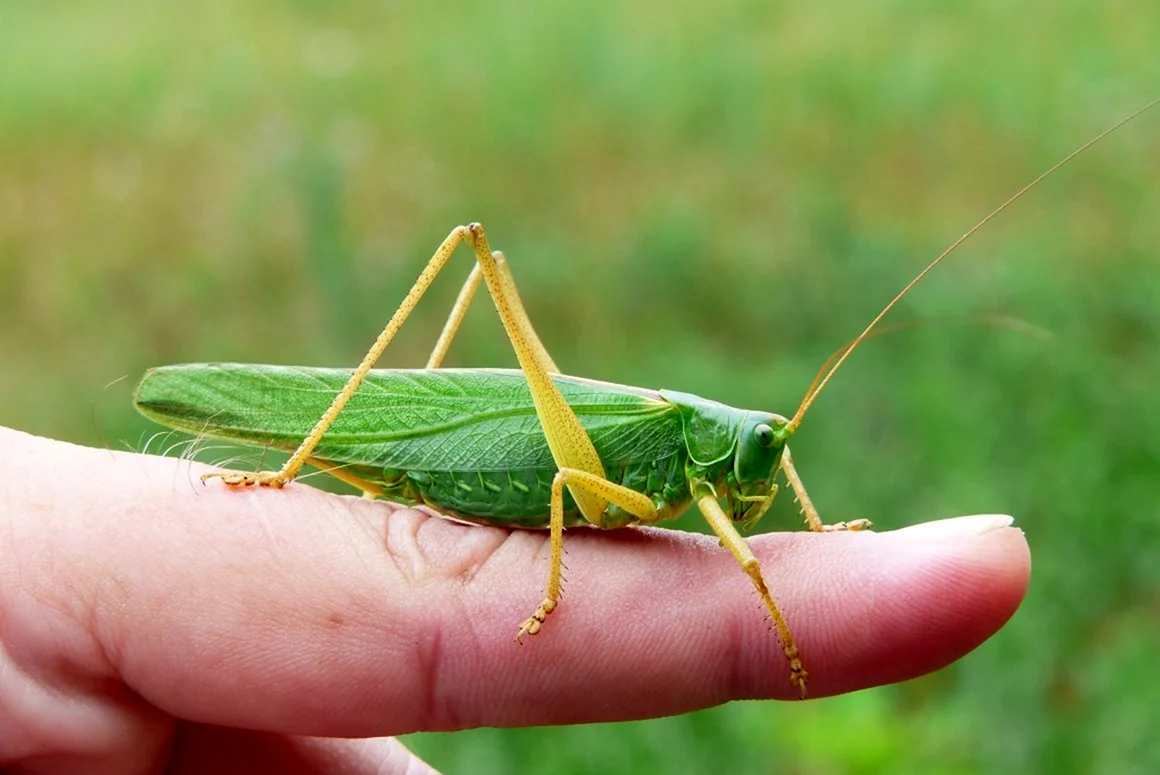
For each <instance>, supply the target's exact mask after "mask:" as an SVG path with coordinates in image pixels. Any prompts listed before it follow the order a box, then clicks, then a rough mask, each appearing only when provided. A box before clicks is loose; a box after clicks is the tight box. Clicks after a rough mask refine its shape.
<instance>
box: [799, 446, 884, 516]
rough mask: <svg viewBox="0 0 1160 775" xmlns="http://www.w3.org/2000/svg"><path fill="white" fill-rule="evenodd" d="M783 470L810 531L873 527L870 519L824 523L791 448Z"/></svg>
mask: <svg viewBox="0 0 1160 775" xmlns="http://www.w3.org/2000/svg"><path fill="white" fill-rule="evenodd" d="M781 469H782V470H783V471H785V478H786V479H787V480H789V486H790V489H791V490H793V494H794V496H795V497H796V498H797V500H798V503H799V504H801V507H802V514H804V515H805V518H806V524H807V525H809V526H810V530H812V531H814V532H815V533H830V532H834V531H836V530H866V529H868V528H870V527H871V526H872V525H871V522H870V520H868V519H852V520H850V521H849V522H839V523H837V524H835V525H827V524H825V523H823V522H822V518H821V516H820V515H819V514H818V510H817V509H816V508H815V507H814V502H813V500H811V499H810V495H809V493H807V492H806V488H805V485H803V484H802V480H801V477H800V476H798V472H797V469H796V468H794V465H793V457H792V456H791V455H790V454H789V447H786V448H785V452H783V453H782V455H781Z"/></svg>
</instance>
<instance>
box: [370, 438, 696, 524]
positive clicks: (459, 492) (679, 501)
mask: <svg viewBox="0 0 1160 775" xmlns="http://www.w3.org/2000/svg"><path fill="white" fill-rule="evenodd" d="M555 473H556V471H555V469H523V470H515V471H496V472H482V471H470V472H449V471H406V472H400V471H387V472H384V474H383V484H384V490H385V492H384V497H385V498H387V499H400V500H407V501H412V502H416V503H425V504H427V505H428V506H431V507H432V508H434V509H436V510H438V511H440V512H443V513H445V514H448V515H451V516H455V517H458V518H459V519H463V520H465V521H468V522H474V523H478V524H485V525H496V526H500V527H519V528H529V529H534V528H546V527H548V522H549V518H550V510H551V506H550V504H551V492H552V479H553V477H554V476H555ZM605 473H606V474H607V475H608V478H609V479H610V480H611V481H614V482H617V483H619V484H623V485H624V486H626V487H629V488H631V489H633V490H635V491H636V492H641V493H644V494H646V495H648V496H649V497H650V498H652V500H653V502H654V503H656V504H657V505H658V506H659V507H660V511H661V514H660V518H661V519H666V518H669V517H672V516H676V515H677V514H678V513H679V512H680V511H683V510H684V508H685V507H686V506H687V505H688V502H689V487H688V484H687V482H686V480H685V456H684V455H680V454H673V455H668V456H666V457H664V458H661V459H659V460H652V461H648V462H645V463H631V464H626V465H620V466H607V467H606V471H605ZM636 521H637V520H636V518H635V517H633V516H632V515H631V514H627V513H624V512H623V511H622V510H621V509H620V508H619V507H617V506H614V505H609V507H608V510H607V511H606V513H605V525H606V526H609V527H613V526H617V527H619V526H621V525H626V524H633V523H634V522H636ZM564 524H565V526H568V527H571V526H575V525H584V524H587V521H586V520H585V519H584V517H583V515H582V514H581V513H580V510H579V509H578V508H577V507H576V503H575V501H573V500H572V496H571V495H570V494H568V491H567V490H565V491H564Z"/></svg>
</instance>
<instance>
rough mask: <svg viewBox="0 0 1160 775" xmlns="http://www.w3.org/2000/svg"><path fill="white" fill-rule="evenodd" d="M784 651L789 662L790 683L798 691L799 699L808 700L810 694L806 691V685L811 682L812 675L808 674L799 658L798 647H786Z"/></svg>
mask: <svg viewBox="0 0 1160 775" xmlns="http://www.w3.org/2000/svg"><path fill="white" fill-rule="evenodd" d="M783 651H784V652H785V658H786V660H787V661H788V662H789V682H790V683H791V684H793V686H794V688H796V689H797V690H798V696H799V697H801V698H802V699H803V700H808V699H809V692H808V691H807V690H806V684H807V683H808V682H809V680H810V674H809V673H808V672H806V668H805V666H804V665H802V661H801V658H800V657H798V650H797V646H786V647H785V648H784V649H783Z"/></svg>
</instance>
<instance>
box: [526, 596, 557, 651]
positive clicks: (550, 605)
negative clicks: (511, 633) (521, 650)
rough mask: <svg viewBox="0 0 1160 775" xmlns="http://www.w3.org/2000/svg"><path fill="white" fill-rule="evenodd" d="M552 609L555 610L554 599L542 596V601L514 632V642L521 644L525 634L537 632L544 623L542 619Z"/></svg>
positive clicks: (546, 616) (545, 617)
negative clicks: (518, 629)
mask: <svg viewBox="0 0 1160 775" xmlns="http://www.w3.org/2000/svg"><path fill="white" fill-rule="evenodd" d="M554 610H556V601H555V600H552V599H551V598H544V602H542V603H540V607H539V608H537V609H536V612H535V613H534V614H532V615H531V617H530V618H529V619H527V620H526V621H524V623H523V624H521V625H520V631H519V632H517V633H516V643H520V644H522V643H523V642H524V636H525V635H535V634H536V633H538V632H539V631H540V628H541V627H542V626H543V625H544V620H545V619H547V618H548V614H550V613H552V611H554Z"/></svg>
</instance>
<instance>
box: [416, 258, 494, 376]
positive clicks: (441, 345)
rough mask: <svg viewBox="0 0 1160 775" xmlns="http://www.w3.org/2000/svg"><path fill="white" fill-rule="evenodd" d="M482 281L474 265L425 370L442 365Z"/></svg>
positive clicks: (478, 270) (479, 269)
mask: <svg viewBox="0 0 1160 775" xmlns="http://www.w3.org/2000/svg"><path fill="white" fill-rule="evenodd" d="M482 279H483V270H482V269H481V268H480V266H479V264H476V265H475V266H473V267H472V268H471V274H469V275H468V276H467V282H465V283H464V284H463V288H462V289H460V291H459V296H458V297H457V298H456V299H455V306H453V307H452V308H451V314H450V315H449V316H448V317H447V322H446V323H444V324H443V332H442V333H441V334H439V340H438V341H437V342H435V349H434V350H432V351H431V357H430V358H428V359H427V366H426V367H425V368H428V369H437V368H439V367H440V366H442V365H443V359H444V358H446V357H447V351H448V350H449V349H450V348H451V340H452V339H454V338H455V334H457V333H458V332H459V327H460V326H461V325H463V316H464V315H466V314H467V308H468V307H470V306H471V300H472V299H474V298H475V292H476V291H477V290H479V281H480V280H482Z"/></svg>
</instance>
